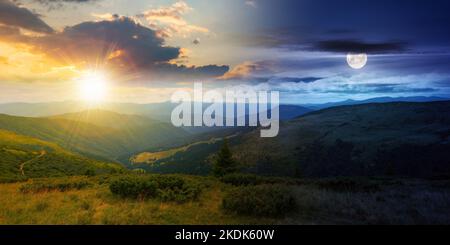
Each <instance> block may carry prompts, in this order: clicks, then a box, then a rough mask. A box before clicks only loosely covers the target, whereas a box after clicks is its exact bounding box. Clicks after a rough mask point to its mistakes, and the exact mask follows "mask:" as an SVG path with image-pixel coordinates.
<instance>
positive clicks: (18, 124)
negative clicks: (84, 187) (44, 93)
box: [0, 111, 187, 159]
mask: <svg viewBox="0 0 450 245" xmlns="http://www.w3.org/2000/svg"><path fill="white" fill-rule="evenodd" d="M87 113H88V112H82V113H78V114H69V115H64V116H58V117H52V118H27V117H14V116H8V115H0V129H5V130H9V131H13V132H16V133H18V134H22V135H27V136H31V137H35V138H38V139H42V140H46V141H51V142H54V143H57V144H58V145H60V146H61V147H63V148H65V149H69V150H71V151H76V152H80V153H84V154H87V155H92V156H101V157H104V158H107V159H116V158H117V157H119V156H122V155H126V154H130V153H134V152H138V151H140V150H146V149H149V148H153V147H161V146H165V145H171V144H173V143H174V142H176V143H177V140H178V139H180V138H183V137H185V136H186V135H187V133H186V132H185V131H183V130H181V129H178V128H174V127H173V126H172V125H170V124H165V123H158V122H154V121H151V120H145V119H142V118H140V120H134V119H136V117H135V116H130V118H128V117H129V116H128V115H120V114H116V113H107V112H102V113H100V112H99V111H96V112H94V115H97V116H95V117H92V118H91V119H87V118H88V117H87V116H86V115H87ZM65 117H67V118H68V119H66V118H65Z"/></svg>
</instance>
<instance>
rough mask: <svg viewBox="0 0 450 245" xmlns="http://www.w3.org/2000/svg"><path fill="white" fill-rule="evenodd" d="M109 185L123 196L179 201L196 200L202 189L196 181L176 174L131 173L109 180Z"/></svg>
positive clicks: (113, 190) (117, 193)
mask: <svg viewBox="0 0 450 245" xmlns="http://www.w3.org/2000/svg"><path fill="white" fill-rule="evenodd" d="M109 187H110V190H111V192H112V193H113V194H115V195H118V196H120V197H123V198H134V199H145V198H160V199H161V200H162V201H174V202H180V203H182V202H187V201H191V200H196V199H197V198H198V196H199V195H200V193H201V191H202V189H203V186H202V185H201V184H200V183H198V182H197V181H194V180H191V179H187V178H183V177H181V176H176V175H150V176H140V175H131V176H126V177H120V178H117V179H115V180H113V181H111V183H110V186H109Z"/></svg>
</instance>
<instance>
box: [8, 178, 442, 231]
mask: <svg viewBox="0 0 450 245" xmlns="http://www.w3.org/2000/svg"><path fill="white" fill-rule="evenodd" d="M198 178H203V177H198ZM204 181H205V182H210V184H209V185H208V186H209V187H208V189H207V190H205V191H203V193H202V195H201V197H200V199H199V200H198V201H191V202H187V203H184V204H177V203H171V202H161V201H158V200H152V199H149V200H142V201H139V200H131V199H122V198H119V197H117V196H114V195H113V194H112V193H111V192H110V190H109V186H108V185H107V184H102V183H96V184H95V185H94V186H91V187H89V188H85V189H80V190H70V191H65V192H61V191H47V192H39V193H23V192H21V191H20V187H21V186H22V185H23V183H14V184H0V207H1V209H0V224H450V184H449V182H448V181H422V180H398V181H397V180H396V181H388V182H386V181H380V182H377V190H374V191H370V192H366V191H361V190H345V191H343V190H340V189H339V185H340V182H339V181H338V182H336V181H334V182H332V183H331V185H329V186H331V187H332V188H331V189H330V188H327V187H326V186H327V183H326V182H317V183H316V182H314V181H311V182H308V183H306V182H305V183H304V184H297V185H294V186H290V187H291V188H292V189H293V192H294V193H295V198H296V201H297V206H298V207H297V209H296V210H295V211H293V212H292V213H290V214H288V215H286V217H285V218H278V219H274V218H257V217H248V216H239V215H234V214H229V213H226V212H224V211H223V210H222V208H221V204H222V198H223V196H224V193H225V192H226V190H227V189H229V188H231V187H230V186H228V185H226V184H223V183H221V182H219V181H217V180H215V179H212V178H204ZM378 187H380V188H378Z"/></svg>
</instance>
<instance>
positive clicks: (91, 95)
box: [79, 72, 108, 103]
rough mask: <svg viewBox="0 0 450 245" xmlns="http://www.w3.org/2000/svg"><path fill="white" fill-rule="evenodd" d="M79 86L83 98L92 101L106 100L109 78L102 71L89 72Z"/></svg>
mask: <svg viewBox="0 0 450 245" xmlns="http://www.w3.org/2000/svg"><path fill="white" fill-rule="evenodd" d="M79 86H80V97H81V99H82V100H84V101H87V102H90V103H99V102H102V101H104V100H105V98H106V95H107V92H108V83H107V80H106V78H105V75H104V74H103V73H101V72H87V73H86V74H85V75H84V76H83V77H82V78H81V80H80V84H79Z"/></svg>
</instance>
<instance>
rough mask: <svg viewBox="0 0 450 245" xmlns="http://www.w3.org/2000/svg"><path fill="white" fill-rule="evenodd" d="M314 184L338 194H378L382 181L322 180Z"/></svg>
mask: <svg viewBox="0 0 450 245" xmlns="http://www.w3.org/2000/svg"><path fill="white" fill-rule="evenodd" d="M312 184H313V185H315V186H317V187H319V188H321V189H326V190H331V191H336V192H376V191H380V189H381V185H380V181H376V180H371V179H367V178H344V177H342V178H333V179H320V180H315V181H313V182H312Z"/></svg>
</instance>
